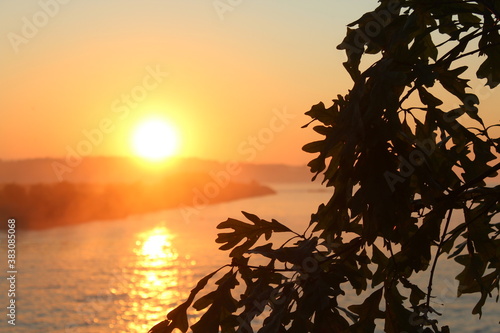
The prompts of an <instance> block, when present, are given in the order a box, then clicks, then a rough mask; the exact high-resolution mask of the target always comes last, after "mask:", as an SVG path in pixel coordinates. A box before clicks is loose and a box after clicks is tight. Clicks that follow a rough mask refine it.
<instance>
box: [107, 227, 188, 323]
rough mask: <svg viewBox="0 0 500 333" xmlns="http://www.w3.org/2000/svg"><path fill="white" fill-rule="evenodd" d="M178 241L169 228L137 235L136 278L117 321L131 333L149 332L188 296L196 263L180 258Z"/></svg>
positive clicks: (134, 269) (130, 281) (132, 269)
mask: <svg viewBox="0 0 500 333" xmlns="http://www.w3.org/2000/svg"><path fill="white" fill-rule="evenodd" d="M174 239H175V235H173V234H172V233H171V232H170V231H169V230H168V229H167V228H165V227H156V228H154V229H151V230H149V231H147V232H142V233H140V234H138V235H137V238H136V242H135V247H134V249H133V253H134V254H135V260H132V262H131V265H132V267H130V270H129V273H131V276H132V278H131V279H130V280H129V282H128V283H127V286H126V289H127V290H125V292H126V294H127V295H128V300H127V302H125V304H123V303H121V308H122V311H121V316H120V317H119V318H117V322H118V323H121V324H126V326H127V327H128V330H129V332H147V330H148V329H149V328H151V326H152V325H154V324H155V323H157V322H159V321H161V320H163V319H164V318H165V314H166V313H167V312H168V311H169V310H170V309H172V308H173V307H175V306H176V305H177V303H178V301H179V300H180V299H182V298H185V297H186V296H187V295H186V291H185V290H183V289H185V287H184V288H183V283H184V282H183V281H185V280H186V277H187V275H191V274H192V272H191V267H192V265H194V264H195V263H194V262H193V261H192V260H189V257H188V256H186V257H184V258H182V257H181V258H180V257H179V254H178V252H177V250H176V249H175V248H174V246H173V240H174ZM113 291H115V290H113ZM113 291H112V292H113ZM115 292H116V291H115Z"/></svg>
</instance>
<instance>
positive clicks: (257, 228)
mask: <svg viewBox="0 0 500 333" xmlns="http://www.w3.org/2000/svg"><path fill="white" fill-rule="evenodd" d="M242 213H243V215H244V216H245V217H246V218H247V219H248V220H250V222H252V224H250V223H245V222H242V221H240V220H236V219H232V218H229V219H227V220H226V221H224V222H222V223H220V224H219V225H218V226H217V229H233V230H234V231H233V232H228V233H220V234H218V235H217V236H218V237H217V239H216V242H217V243H224V244H223V245H222V246H221V247H220V248H219V249H221V250H229V249H233V250H232V251H231V253H230V256H231V257H241V256H242V255H243V253H245V252H246V251H248V250H249V249H250V248H251V247H252V246H253V245H254V244H255V243H256V242H257V241H258V240H259V238H260V237H261V236H262V235H264V237H265V239H266V240H268V239H269V238H270V237H271V234H272V233H273V232H292V231H291V230H290V229H289V228H288V227H286V226H284V225H283V224H281V223H279V222H278V221H276V220H274V219H273V220H271V222H269V221H266V220H262V219H260V218H259V217H257V216H256V215H254V214H250V213H247V212H242ZM244 239H246V241H245V242H244V243H243V244H241V245H239V246H237V245H238V244H239V243H240V242H241V241H243V240H244Z"/></svg>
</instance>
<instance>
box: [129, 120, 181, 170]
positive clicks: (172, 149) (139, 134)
mask: <svg viewBox="0 0 500 333" xmlns="http://www.w3.org/2000/svg"><path fill="white" fill-rule="evenodd" d="M132 146H133V149H134V152H135V153H136V154H137V155H138V156H140V157H143V158H146V159H149V160H154V161H158V160H163V159H165V158H167V157H169V156H172V155H174V154H175V153H176V152H177V150H178V147H179V140H178V134H177V131H176V130H175V128H174V127H173V126H171V125H170V124H168V123H167V122H165V121H164V120H162V119H158V118H154V119H148V120H146V121H144V122H142V123H140V124H139V125H138V126H137V128H136V129H135V131H134V134H133V138H132Z"/></svg>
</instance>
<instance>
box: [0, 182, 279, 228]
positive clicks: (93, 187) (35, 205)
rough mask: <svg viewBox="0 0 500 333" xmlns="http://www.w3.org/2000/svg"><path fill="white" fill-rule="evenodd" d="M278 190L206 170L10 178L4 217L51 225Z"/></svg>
mask: <svg viewBox="0 0 500 333" xmlns="http://www.w3.org/2000/svg"><path fill="white" fill-rule="evenodd" d="M273 193H274V191H273V190H272V189H270V188H269V187H266V186H263V185H259V184H257V183H255V182H252V183H235V182H230V181H229V179H217V178H214V177H211V176H209V175H206V174H177V175H171V176H169V177H166V178H164V179H163V180H162V181H161V182H156V183H143V182H134V183H111V184H95V183H71V182H58V183H49V184H41V183H40V184H22V185H21V184H16V183H7V184H3V185H0V218H1V219H2V220H3V221H7V219H9V218H15V219H16V224H17V227H18V228H23V229H45V228H51V227H56V226H62V225H72V224H78V223H84V222H88V221H92V220H105V219H116V218H122V217H126V216H128V215H132V214H141V213H147V212H152V211H157V210H163V209H168V208H175V207H180V206H195V207H196V206H205V205H208V204H213V203H217V202H223V201H229V200H235V199H239V198H245V197H251V196H259V195H267V194H273ZM4 224H5V223H2V224H1V225H2V228H1V229H5V228H3V227H5V225H4Z"/></svg>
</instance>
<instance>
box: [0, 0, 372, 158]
mask: <svg viewBox="0 0 500 333" xmlns="http://www.w3.org/2000/svg"><path fill="white" fill-rule="evenodd" d="M231 3H232V4H233V5H229V4H231ZM215 4H219V5H220V6H222V5H223V4H226V5H225V6H226V7H220V9H219V11H218V10H217V9H216V8H215V6H214V5H215ZM376 5H377V2H376V1H375V0H355V1H353V0H331V1H319V0H314V1H297V0H288V1H264V0H260V1H259V0H253V1H244V0H242V1H236V0H232V1H230V0H225V1H212V0H197V1H193V0H191V1H172V0H161V1H160V0H156V1H153V0H142V1H131V0H120V1H118V0H106V1H103V0H85V1H84V0H72V1H67V0H64V1H63V0H59V1H58V0H39V1H35V0H22V1H21V0H19V1H2V2H0V22H1V23H0V35H1V39H0V57H1V58H0V59H1V62H0V72H1V73H2V76H1V79H0V116H1V118H0V158H2V159H17V158H31V157H64V156H66V155H67V153H68V150H73V151H76V150H78V149H80V150H81V151H84V152H85V154H87V153H90V154H92V155H130V154H132V152H131V143H130V141H131V136H132V132H133V130H134V127H135V126H136V125H137V124H138V123H139V122H140V121H142V120H144V119H146V118H148V117H150V116H159V117H163V118H165V119H168V120H169V122H170V123H171V124H172V125H173V126H174V127H175V128H177V131H178V132H179V133H180V140H181V151H180V155H181V156H197V157H202V158H214V159H219V160H229V159H236V160H246V161H249V162H279V163H291V164H299V163H300V164H302V163H305V162H307V161H308V160H310V159H311V158H312V156H311V155H308V154H306V153H303V152H302V151H301V147H302V145H303V144H305V143H307V142H309V141H311V139H313V138H316V136H315V135H314V134H313V133H312V129H300V126H301V125H303V124H305V123H306V122H307V121H308V118H307V117H306V116H305V115H303V113H304V112H305V111H307V110H309V108H310V107H311V105H313V104H316V103H318V102H320V101H323V102H325V104H329V101H330V100H331V99H332V98H333V97H334V96H336V95H337V94H338V93H342V94H343V93H345V92H346V90H347V89H348V88H349V87H350V86H351V82H350V81H349V80H348V76H347V74H346V72H345V70H344V69H343V67H342V62H343V61H344V60H345V54H344V53H343V52H341V51H338V50H336V49H335V47H336V45H337V44H339V43H340V42H341V40H342V38H343V36H344V34H345V31H346V27H345V26H346V24H348V23H350V22H352V21H354V20H355V19H357V18H358V17H359V16H360V15H361V14H362V13H364V12H366V11H368V10H369V9H372V8H375V7H376ZM96 131H99V133H100V134H99V133H97V132H96ZM101 134H102V135H101ZM92 140H93V143H92V144H91V145H90V146H88V145H87V146H85V144H82V142H83V141H92Z"/></svg>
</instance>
